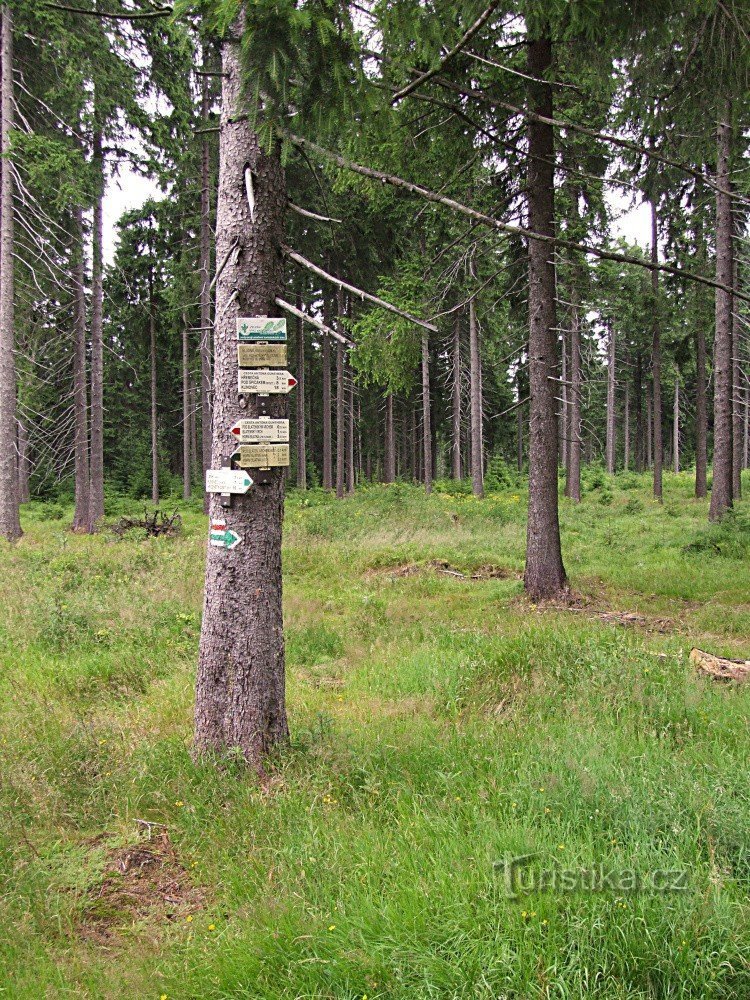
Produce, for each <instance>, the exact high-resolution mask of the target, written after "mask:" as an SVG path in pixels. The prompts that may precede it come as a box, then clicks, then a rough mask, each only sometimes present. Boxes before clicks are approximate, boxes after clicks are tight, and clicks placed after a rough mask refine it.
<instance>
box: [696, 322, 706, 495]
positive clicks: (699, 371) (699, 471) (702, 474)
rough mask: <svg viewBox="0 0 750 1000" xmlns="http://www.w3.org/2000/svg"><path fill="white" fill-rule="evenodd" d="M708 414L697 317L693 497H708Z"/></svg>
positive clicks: (702, 338)
mask: <svg viewBox="0 0 750 1000" xmlns="http://www.w3.org/2000/svg"><path fill="white" fill-rule="evenodd" d="M707 439H708V414H707V409H706V332H705V330H704V328H703V322H702V320H701V318H700V316H699V317H698V321H697V323H696V327H695V495H696V497H698V498H699V499H703V498H705V497H706V496H707V495H708V489H707V485H706V467H707V465H708V458H707V451H708V449H707V444H706V442H707Z"/></svg>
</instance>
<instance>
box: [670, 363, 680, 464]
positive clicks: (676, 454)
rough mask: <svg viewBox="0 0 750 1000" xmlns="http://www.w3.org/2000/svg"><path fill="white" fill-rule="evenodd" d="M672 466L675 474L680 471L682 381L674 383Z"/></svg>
mask: <svg viewBox="0 0 750 1000" xmlns="http://www.w3.org/2000/svg"><path fill="white" fill-rule="evenodd" d="M672 468H673V470H674V472H675V475H676V474H677V473H678V472H679V471H680V383H679V380H675V384H674V413H673V415H672Z"/></svg>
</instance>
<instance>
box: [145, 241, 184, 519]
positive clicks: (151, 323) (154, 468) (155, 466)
mask: <svg viewBox="0 0 750 1000" xmlns="http://www.w3.org/2000/svg"><path fill="white" fill-rule="evenodd" d="M151 253H152V259H153V248H152V250H151ZM148 344H149V359H150V362H151V501H152V502H153V503H154V504H158V503H159V413H158V410H157V405H156V303H155V301H154V268H153V264H152V265H151V267H150V268H149V273H148ZM188 474H189V473H188Z"/></svg>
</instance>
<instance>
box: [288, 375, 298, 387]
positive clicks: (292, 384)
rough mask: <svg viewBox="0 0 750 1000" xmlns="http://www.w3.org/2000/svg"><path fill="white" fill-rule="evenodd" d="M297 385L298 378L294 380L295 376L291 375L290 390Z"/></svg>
mask: <svg viewBox="0 0 750 1000" xmlns="http://www.w3.org/2000/svg"><path fill="white" fill-rule="evenodd" d="M296 384H297V379H296V378H294V376H293V375H290V376H289V388H290V389H293V388H294V387H295V385H296Z"/></svg>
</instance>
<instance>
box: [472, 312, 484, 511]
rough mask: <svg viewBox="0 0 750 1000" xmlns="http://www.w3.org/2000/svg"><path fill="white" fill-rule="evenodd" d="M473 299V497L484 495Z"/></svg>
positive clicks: (478, 358)
mask: <svg viewBox="0 0 750 1000" xmlns="http://www.w3.org/2000/svg"><path fill="white" fill-rule="evenodd" d="M474 302H475V300H474V299H472V300H471V301H470V302H469V372H470V389H469V395H470V399H471V490H472V493H473V494H474V496H475V497H483V496H484V477H483V475H482V385H481V378H482V359H481V354H480V347H479V330H478V327H477V313H476V308H475V305H474Z"/></svg>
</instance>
